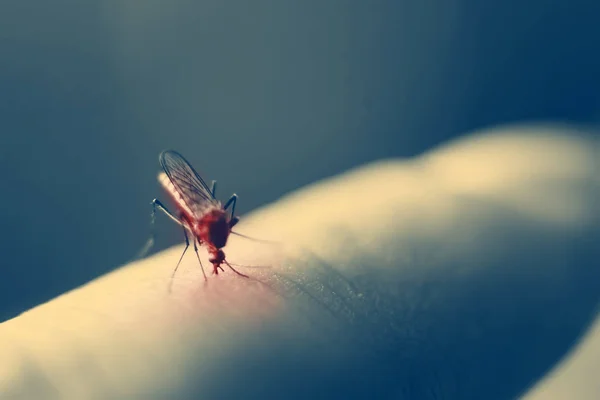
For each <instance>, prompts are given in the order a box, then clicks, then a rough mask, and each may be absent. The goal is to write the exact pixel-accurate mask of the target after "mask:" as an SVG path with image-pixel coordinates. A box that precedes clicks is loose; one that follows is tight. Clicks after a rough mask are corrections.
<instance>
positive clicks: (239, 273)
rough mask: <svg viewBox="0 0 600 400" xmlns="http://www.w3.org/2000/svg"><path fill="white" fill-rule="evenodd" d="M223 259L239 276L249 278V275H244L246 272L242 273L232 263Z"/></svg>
mask: <svg viewBox="0 0 600 400" xmlns="http://www.w3.org/2000/svg"><path fill="white" fill-rule="evenodd" d="M223 261H224V262H225V264H227V266H228V267H229V268H231V270H232V271H233V272H235V273H236V274H238V275H239V276H243V277H244V278H248V275H244V274H242V273H241V272H239V271H238V270H237V269H235V268H233V267H232V266H231V264H229V263H228V262H227V260H223Z"/></svg>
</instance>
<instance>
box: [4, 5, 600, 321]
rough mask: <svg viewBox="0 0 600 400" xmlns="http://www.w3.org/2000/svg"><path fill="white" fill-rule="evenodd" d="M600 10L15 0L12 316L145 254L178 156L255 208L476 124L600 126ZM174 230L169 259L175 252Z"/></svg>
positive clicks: (8, 48) (8, 273)
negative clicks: (162, 155)
mask: <svg viewBox="0 0 600 400" xmlns="http://www.w3.org/2000/svg"><path fill="white" fill-rule="evenodd" d="M598 15H600V3H599V2H594V1H591V0H573V1H570V2H565V1H549V0H546V1H541V0H534V1H529V2H522V1H516V0H503V1H473V0H471V1H442V0H438V1H391V0H388V1H380V0H375V1H369V2H365V1H350V0H346V1H329V2H323V1H317V0H305V1H284V0H259V1H254V2H247V1H242V0H228V1H216V0H207V1H191V0H173V1H170V2H164V1H157V0H147V1H137V2H133V1H132V2H111V1H102V2H100V1H99V2H76V1H64V0H55V1H52V2H48V1H19V2H16V1H13V2H8V1H6V2H2V3H1V5H0V49H1V56H0V167H1V168H2V173H3V180H4V183H3V186H2V191H1V193H2V196H0V227H1V228H2V229H1V231H0V235H1V237H0V254H1V255H2V258H1V259H0V260H1V261H0V265H1V266H2V273H1V277H0V320H4V319H6V318H9V317H12V316H14V315H16V314H18V313H19V312H22V311H24V310H26V309H27V308H29V307H31V306H33V305H35V304H38V303H40V302H42V301H45V300H48V299H50V298H52V297H54V296H56V295H58V294H60V293H62V292H64V291H65V290H68V289H70V288H73V287H75V286H77V285H80V284H82V283H84V282H86V281H88V280H90V279H92V278H94V277H96V276H98V275H100V274H102V273H105V272H107V271H110V270H111V269H114V268H116V267H118V266H119V265H120V264H122V263H125V262H127V261H128V260H130V259H131V258H132V257H133V256H134V255H135V253H136V252H137V251H138V250H139V249H140V247H141V246H142V245H143V243H144V241H145V240H146V239H147V237H148V233H149V230H148V228H149V215H150V209H151V206H150V201H151V200H152V199H153V198H154V197H157V196H158V197H159V198H164V197H165V196H164V195H163V194H162V192H161V191H160V190H159V187H158V185H157V183H156V173H157V172H158V169H159V166H158V160H157V156H158V153H159V152H160V151H161V150H163V149H165V148H173V149H176V150H179V151H180V152H182V153H183V154H184V155H185V156H186V157H187V158H188V159H189V160H190V161H191V162H192V164H193V165H194V166H195V167H196V168H197V169H198V170H199V171H201V172H202V173H203V174H204V175H205V176H206V177H207V179H208V180H210V179H217V180H219V190H218V193H217V194H218V196H219V197H220V198H222V199H226V198H227V197H228V196H229V195H230V194H231V193H232V192H234V191H235V192H237V193H238V195H239V196H240V199H239V202H238V207H239V211H240V212H241V213H245V212H248V211H249V210H251V209H253V208H255V207H257V206H259V205H262V204H265V203H268V202H270V201H274V200H276V199H277V198H278V197H279V196H281V195H283V194H284V193H286V192H288V191H290V190H293V189H295V188H298V187H301V186H303V185H305V184H308V183H310V182H313V181H315V180H318V179H320V178H323V177H326V176H330V175H333V174H336V173H339V172H341V171H344V170H346V169H348V168H350V167H353V166H358V165H360V164H363V163H365V162H368V161H371V160H376V159H380V158H385V157H407V156H412V155H416V154H418V153H420V152H423V151H425V150H427V149H429V148H431V147H432V146H435V145H437V144H439V143H442V142H444V141H446V140H447V139H449V138H452V137H455V136H457V135H459V134H461V133H464V132H465V131H468V130H472V129H476V128H483V127H487V126H491V125H496V124H499V123H504V122H515V121H528V120H549V119H550V120H554V121H557V120H558V121H567V122H577V123H595V122H597V119H598V116H600V114H599V110H600V103H599V101H600V74H599V73H598V71H600V44H599V42H598V38H599V37H600V24H598V23H597V22H598ZM382 190H385V188H382ZM373 195H377V194H376V193H374V194H373ZM172 225H173V224H172V223H170V221H166V220H165V219H164V218H159V220H158V225H157V231H158V232H157V233H158V248H159V249H160V248H164V247H166V246H168V245H171V244H174V243H177V242H181V240H182V239H181V234H180V232H179V230H178V229H177V228H176V227H175V226H172Z"/></svg>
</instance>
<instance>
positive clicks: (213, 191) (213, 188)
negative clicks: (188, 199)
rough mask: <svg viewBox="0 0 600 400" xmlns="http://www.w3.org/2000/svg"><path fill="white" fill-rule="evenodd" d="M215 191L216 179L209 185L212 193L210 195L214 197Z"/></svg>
mask: <svg viewBox="0 0 600 400" xmlns="http://www.w3.org/2000/svg"><path fill="white" fill-rule="evenodd" d="M216 191H217V181H212V185H211V187H210V192H211V193H212V197H215V192H216Z"/></svg>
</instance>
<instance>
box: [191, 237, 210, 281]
mask: <svg viewBox="0 0 600 400" xmlns="http://www.w3.org/2000/svg"><path fill="white" fill-rule="evenodd" d="M197 242H198V238H196V237H195V236H194V251H195V252H196V257H197V258H198V262H199V263H200V268H201V269H202V275H204V280H205V281H207V280H208V278H207V277H206V273H205V272H204V266H203V265H202V261H200V254H198V246H197V245H196V243H197Z"/></svg>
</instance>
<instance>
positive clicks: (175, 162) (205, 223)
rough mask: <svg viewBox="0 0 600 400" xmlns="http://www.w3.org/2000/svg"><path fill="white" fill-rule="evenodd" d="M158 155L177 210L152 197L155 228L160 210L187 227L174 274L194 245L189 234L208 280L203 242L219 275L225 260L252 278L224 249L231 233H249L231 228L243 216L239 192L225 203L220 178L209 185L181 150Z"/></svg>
mask: <svg viewBox="0 0 600 400" xmlns="http://www.w3.org/2000/svg"><path fill="white" fill-rule="evenodd" d="M158 159H159V162H160V165H161V167H162V169H163V172H160V173H159V174H158V181H159V182H160V184H161V185H162V186H163V188H164V189H165V191H166V192H167V193H168V194H169V196H170V197H171V200H173V202H174V204H175V206H176V209H177V214H174V213H172V212H171V211H169V210H168V209H167V207H165V205H164V204H163V203H161V202H160V201H159V200H158V199H154V200H152V203H151V204H152V217H151V218H152V219H151V224H152V232H154V219H155V216H156V210H160V211H162V212H164V213H165V214H166V215H167V216H168V217H169V218H171V220H173V221H174V222H175V223H177V224H178V225H180V226H181V227H182V228H183V235H184V237H185V248H184V249H183V253H182V254H181V257H179V261H178V262H177V265H176V266H175V270H173V274H172V275H171V278H173V277H174V276H175V273H176V272H177V269H178V268H179V264H181V260H183V256H184V255H185V253H186V251H187V249H188V248H189V247H190V239H189V236H188V234H189V235H191V236H192V239H193V242H194V251H195V252H196V257H197V258H198V262H199V263H200V268H201V269H202V274H203V275H204V279H205V280H208V278H207V277H206V273H205V272H204V266H203V265H202V261H200V255H199V254H198V246H202V245H205V246H206V247H207V249H208V254H209V259H208V260H209V261H210V263H211V264H212V265H213V274H216V275H218V274H219V269H220V270H221V271H224V270H223V267H222V266H221V264H223V263H225V264H227V266H228V267H229V268H231V270H232V271H233V272H235V273H236V274H238V275H239V276H242V277H244V278H248V276H247V275H244V274H242V273H241V272H239V271H238V270H236V269H235V268H233V267H232V266H231V264H230V263H229V262H227V260H226V259H225V253H224V252H223V247H225V245H226V244H227V239H228V238H229V235H230V234H231V233H233V234H237V235H240V236H245V235H242V234H239V233H236V232H232V230H231V228H233V227H234V226H235V224H237V223H238V221H239V218H238V217H237V216H236V215H235V204H236V202H237V195H236V194H235V193H234V194H233V195H232V196H231V197H230V198H229V200H227V202H226V203H225V205H222V204H221V202H220V201H219V200H217V199H216V198H215V190H216V188H217V181H212V184H211V187H210V188H209V187H208V185H207V184H206V182H205V181H204V179H202V177H201V176H200V175H199V174H198V173H197V172H196V170H194V168H193V167H192V166H191V165H190V163H189V162H188V161H187V160H186V159H185V158H183V156H182V155H181V154H179V153H178V152H176V151H173V150H165V151H163V152H162V153H160V155H159V156H158ZM230 207H231V211H230V212H229V213H228V211H227V210H228V209H229V208H230ZM153 236H154V233H152V236H151V238H150V240H149V242H148V245H147V246H146V247H147V248H148V249H149V246H151V245H152V243H153V242H154V239H153ZM143 252H144V251H143Z"/></svg>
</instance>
